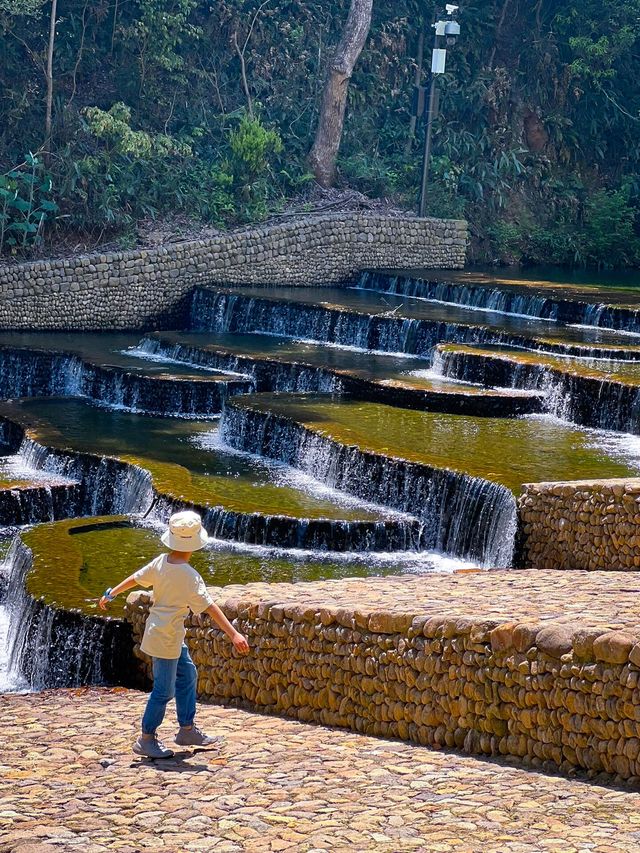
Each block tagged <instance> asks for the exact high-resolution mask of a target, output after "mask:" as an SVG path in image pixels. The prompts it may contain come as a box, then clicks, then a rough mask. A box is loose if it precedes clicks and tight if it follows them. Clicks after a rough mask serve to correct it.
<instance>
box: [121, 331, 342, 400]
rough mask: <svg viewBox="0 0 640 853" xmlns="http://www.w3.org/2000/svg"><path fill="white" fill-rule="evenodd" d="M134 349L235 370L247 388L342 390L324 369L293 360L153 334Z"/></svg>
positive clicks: (247, 389)
mask: <svg viewBox="0 0 640 853" xmlns="http://www.w3.org/2000/svg"><path fill="white" fill-rule="evenodd" d="M138 351H139V352H140V353H141V354H144V355H148V356H162V357H164V358H168V359H171V360H172V361H175V362H178V363H181V364H193V365H196V366H197V367H209V368H211V369H216V370H224V371H227V372H233V373H237V374H238V375H240V376H244V377H245V378H246V379H247V380H249V381H250V387H249V388H245V392H248V391H291V392H301V393H306V392H311V393H320V394H335V393H339V392H341V391H342V390H343V383H342V381H341V379H340V378H339V377H338V376H336V375H335V374H334V373H332V372H331V371H330V370H328V369H322V368H314V367H309V366H306V365H304V364H296V363H295V362H280V361H277V360H275V359H268V358H253V357H251V356H250V355H247V356H238V355H234V354H231V353H225V352H216V351H215V350H212V349H210V348H209V349H199V348H198V347H190V346H187V345H184V344H167V343H165V342H163V341H161V340H157V339H154V338H145V339H144V340H142V341H141V342H140V345H139V347H138Z"/></svg>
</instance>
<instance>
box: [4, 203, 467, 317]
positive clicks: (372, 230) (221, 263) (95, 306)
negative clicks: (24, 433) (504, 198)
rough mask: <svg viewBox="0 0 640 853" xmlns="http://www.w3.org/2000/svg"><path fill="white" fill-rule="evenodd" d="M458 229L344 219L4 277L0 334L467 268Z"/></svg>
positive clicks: (411, 221) (22, 269)
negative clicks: (189, 300)
mask: <svg viewBox="0 0 640 853" xmlns="http://www.w3.org/2000/svg"><path fill="white" fill-rule="evenodd" d="M467 236H468V235H467V224H466V222H464V221H462V220H442V219H417V218H410V217H406V218H402V217H386V216H375V215H372V214H361V213H351V214H341V215H325V216H314V217H309V218H308V219H304V220H298V221H295V222H287V223H284V224H282V225H272V226H269V227H263V228H255V229H251V230H245V231H237V232H234V233H231V234H221V235H220V236H218V237H213V238H210V239H207V240H196V241H190V242H185V243H177V244H174V245H171V246H167V247H162V248H157V249H148V250H143V251H141V250H136V251H131V252H114V253H109V254H95V255H87V256H84V257H79V258H71V259H68V260H59V261H39V262H37V263H30V264H18V265H15V266H11V265H8V266H2V267H0V328H2V329H21V328H29V329H67V330H70V329H140V328H152V327H153V326H161V325H167V324H171V323H174V322H178V321H180V320H181V319H182V318H183V317H184V311H185V303H186V297H187V296H188V294H189V291H190V290H191V289H192V288H193V286H194V285H196V284H211V283H224V284H241V283H247V284H289V285H297V284H328V283H331V282H338V281H346V280H349V279H351V278H353V277H354V276H355V274H356V273H357V272H358V271H359V270H361V269H363V268H366V267H380V268H382V267H403V268H419V267H423V268H432V269H433V268H444V269H459V268H461V267H463V266H464V262H465V254H466V246H467Z"/></svg>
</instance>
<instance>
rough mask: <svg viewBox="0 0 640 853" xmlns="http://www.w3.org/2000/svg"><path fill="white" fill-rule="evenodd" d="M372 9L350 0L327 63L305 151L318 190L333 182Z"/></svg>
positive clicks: (368, 2)
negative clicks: (352, 84) (317, 113)
mask: <svg viewBox="0 0 640 853" xmlns="http://www.w3.org/2000/svg"><path fill="white" fill-rule="evenodd" d="M372 9H373V0H351V6H350V7H349V14H348V16H347V22H346V24H345V27H344V30H343V31H342V37H341V39H340V41H339V43H338V46H337V48H336V51H335V53H334V54H333V57H332V59H331V61H330V64H329V69H328V73H327V76H326V80H325V83H324V89H323V92H322V103H321V106H320V116H319V118H318V127H317V130H316V136H315V141H314V143H313V147H312V148H311V151H310V152H309V165H310V167H311V169H312V171H313V174H314V175H315V179H316V181H317V182H318V183H319V184H320V186H322V187H330V186H332V185H333V184H334V183H335V179H336V159H337V156H338V150H339V148H340V140H341V139H342V128H343V125H344V113H345V109H346V106H347V92H348V89H349V80H350V79H351V75H352V74H353V69H354V67H355V64H356V62H357V61H358V57H359V56H360V53H361V52H362V48H363V47H364V45H365V42H366V40H367V36H368V35H369V29H370V27H371V14H372Z"/></svg>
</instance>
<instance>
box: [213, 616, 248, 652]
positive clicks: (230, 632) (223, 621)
mask: <svg viewBox="0 0 640 853" xmlns="http://www.w3.org/2000/svg"><path fill="white" fill-rule="evenodd" d="M204 612H205V613H208V614H209V616H211V618H212V619H213V621H214V622H215V623H216V625H217V626H218V628H220V630H221V631H224V632H225V634H226V635H227V637H228V638H229V639H230V640H231V642H232V643H233V647H234V649H235V650H236V651H237V652H238V653H239V654H241V655H246V654H248V653H249V643H248V642H247V638H246V637H244V636H243V635H242V634H241V633H240V632H239V631H236V629H235V628H234V627H233V625H232V624H231V622H229V620H228V619H227V617H226V616H225V615H224V613H223V612H222V610H220V608H219V607H218V605H217V604H211V605H209V607H207V609H206V610H205V611H204Z"/></svg>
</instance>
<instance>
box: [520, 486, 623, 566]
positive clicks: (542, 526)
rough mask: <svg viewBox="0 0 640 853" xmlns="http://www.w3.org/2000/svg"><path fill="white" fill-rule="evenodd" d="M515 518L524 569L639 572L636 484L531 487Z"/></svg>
mask: <svg viewBox="0 0 640 853" xmlns="http://www.w3.org/2000/svg"><path fill="white" fill-rule="evenodd" d="M518 517H519V542H518V546H517V551H518V557H517V564H518V565H519V566H521V567H523V568H525V569H591V570H596V569H605V570H606V569H613V570H626V571H633V570H637V569H640V479H636V480H633V479H631V480H589V481H580V480H578V481H574V482H570V483H530V484H527V485H525V487H524V490H523V493H522V495H521V497H520V498H519V501H518Z"/></svg>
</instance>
